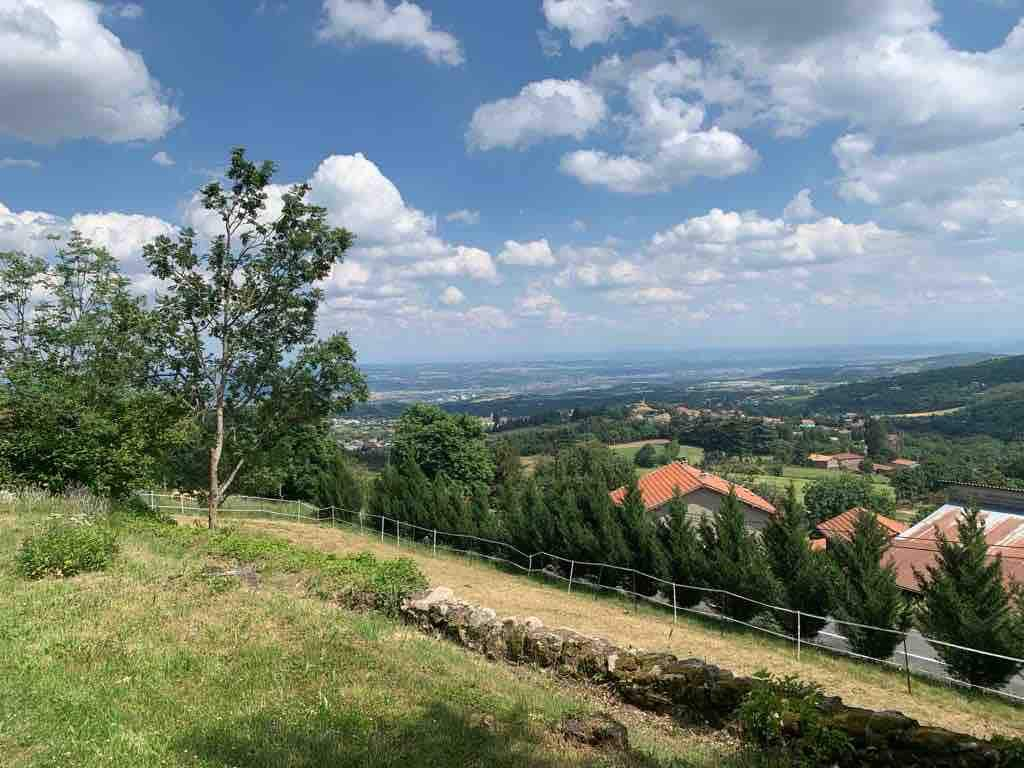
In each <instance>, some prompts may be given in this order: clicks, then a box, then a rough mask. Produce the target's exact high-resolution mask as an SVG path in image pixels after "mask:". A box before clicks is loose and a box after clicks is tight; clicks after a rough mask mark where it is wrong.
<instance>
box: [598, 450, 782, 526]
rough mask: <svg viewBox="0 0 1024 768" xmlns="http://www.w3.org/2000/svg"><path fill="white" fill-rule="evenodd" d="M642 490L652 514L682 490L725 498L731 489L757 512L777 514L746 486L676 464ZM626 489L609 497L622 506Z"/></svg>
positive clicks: (652, 476)
mask: <svg viewBox="0 0 1024 768" xmlns="http://www.w3.org/2000/svg"><path fill="white" fill-rule="evenodd" d="M637 485H638V486H639V487H640V495H641V496H643V499H644V507H645V508H646V509H648V510H650V509H656V508H657V507H660V506H661V505H662V504H667V503H668V502H669V501H671V499H672V495H673V494H674V493H675V490H676V489H677V488H678V489H679V493H680V494H682V495H683V496H685V495H687V494H688V493H693V492H694V491H696V490H700V489H702V488H703V489H704V490H708V491H711V492H712V493H717V494H720V495H722V496H728V495H729V489H730V488H732V487H735V488H736V498H738V499H739V500H740V501H742V502H743V503H744V504H747V505H749V506H751V507H754V508H755V509H760V510H762V511H764V512H767V513H768V514H770V515H771V514H774V513H775V507H774V506H772V505H771V503H769V502H768V501H766V500H765V499H762V498H761V497H760V496H758V495H757V494H756V493H754V492H753V491H751V490H749V489H747V488H744V487H743V486H742V485H737V486H733V485H732V483H730V482H729V481H728V480H725V479H723V478H721V477H719V476H718V475H713V474H711V473H710V472H702V471H701V470H700V469H698V468H697V467H694V466H691V465H690V464H684V463H682V462H679V461H674V462H672V463H671V464H666V465H665V466H664V467H661V468H660V469H656V470H654V471H653V472H650V473H648V474H646V475H644V476H643V477H641V478H640V480H639V481H638V482H637ZM626 490H627V489H626V487H625V486H623V487H622V488H616V489H615V490H614V491H612V492H611V493H610V494H609V495H610V496H611V497H612V501H613V502H615V503H616V504H621V503H622V501H623V499H625V498H626Z"/></svg>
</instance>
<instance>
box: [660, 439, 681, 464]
mask: <svg viewBox="0 0 1024 768" xmlns="http://www.w3.org/2000/svg"><path fill="white" fill-rule="evenodd" d="M679 451H680V448H679V443H678V442H676V441H675V440H669V441H668V442H667V443H665V447H664V448H662V449H661V463H662V464H671V463H672V462H673V461H675V460H676V459H678V458H679Z"/></svg>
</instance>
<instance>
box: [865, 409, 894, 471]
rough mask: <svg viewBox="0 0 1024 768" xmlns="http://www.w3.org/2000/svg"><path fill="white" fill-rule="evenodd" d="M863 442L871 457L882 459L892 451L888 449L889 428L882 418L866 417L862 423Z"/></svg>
mask: <svg viewBox="0 0 1024 768" xmlns="http://www.w3.org/2000/svg"><path fill="white" fill-rule="evenodd" d="M864 442H865V443H866V444H867V448H868V456H870V457H871V458H872V459H877V460H880V461H884V460H885V459H887V458H888V457H889V455H890V454H891V453H892V451H890V450H889V430H888V429H887V427H886V425H885V420H884V419H877V418H874V417H868V420H867V422H865V424H864Z"/></svg>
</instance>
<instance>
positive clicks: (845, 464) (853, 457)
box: [832, 453, 864, 471]
mask: <svg viewBox="0 0 1024 768" xmlns="http://www.w3.org/2000/svg"><path fill="white" fill-rule="evenodd" d="M832 458H833V459H835V461H836V463H837V464H838V465H839V469H850V470H854V471H856V470H858V469H860V463H861V462H862V461H864V457H863V456H862V455H861V454H859V453H836V454H834V455H833V456H832Z"/></svg>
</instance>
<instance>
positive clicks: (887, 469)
mask: <svg viewBox="0 0 1024 768" xmlns="http://www.w3.org/2000/svg"><path fill="white" fill-rule="evenodd" d="M871 469H872V471H874V473H875V474H876V475H891V474H893V473H894V472H898V471H899V470H900V467H897V466H896V465H895V464H884V463H882V462H880V461H876V462H875V463H874V464H872V465H871Z"/></svg>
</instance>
